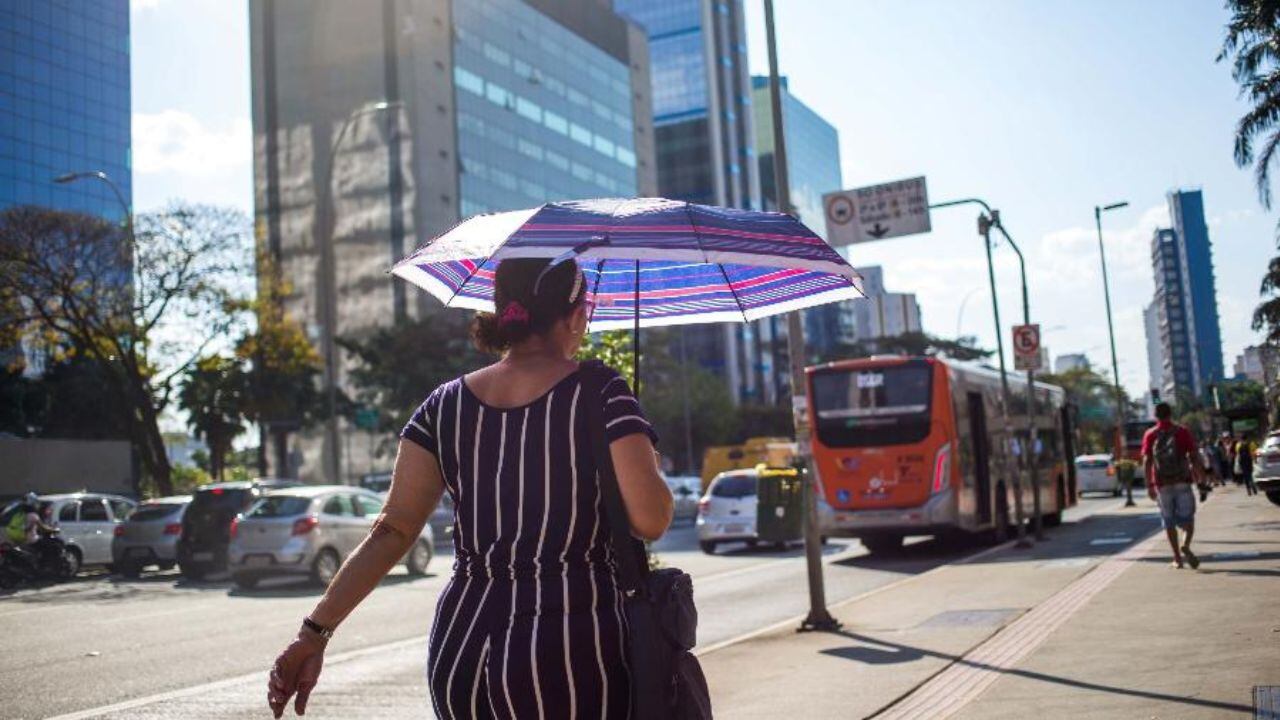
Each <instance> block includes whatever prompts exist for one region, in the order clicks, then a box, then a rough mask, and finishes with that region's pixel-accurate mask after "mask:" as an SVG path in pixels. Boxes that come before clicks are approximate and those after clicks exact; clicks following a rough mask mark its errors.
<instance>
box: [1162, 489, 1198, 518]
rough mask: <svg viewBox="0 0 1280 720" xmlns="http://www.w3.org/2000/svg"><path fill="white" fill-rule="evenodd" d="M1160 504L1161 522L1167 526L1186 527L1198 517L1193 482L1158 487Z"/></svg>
mask: <svg viewBox="0 0 1280 720" xmlns="http://www.w3.org/2000/svg"><path fill="white" fill-rule="evenodd" d="M1156 504H1158V505H1159V506H1160V522H1162V523H1163V524H1164V526H1165V528H1173V527H1185V526H1187V525H1190V524H1191V521H1192V520H1195V519H1196V494H1195V491H1193V490H1192V489H1191V483H1178V484H1177V485H1169V486H1167V487H1162V488H1157V489H1156Z"/></svg>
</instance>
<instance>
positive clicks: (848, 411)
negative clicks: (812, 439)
mask: <svg viewBox="0 0 1280 720" xmlns="http://www.w3.org/2000/svg"><path fill="white" fill-rule="evenodd" d="M932 385H933V368H932V367H931V366H930V365H929V364H928V363H925V362H909V363H904V364H901V365H891V366H887V367H877V368H872V369H867V370H826V371H822V372H818V373H814V375H813V398H814V403H815V406H814V415H815V417H816V420H817V422H816V427H815V430H816V431H817V435H818V439H819V441H821V442H822V444H823V445H826V446H827V447H868V446H882V445H901V444H905V443H914V442H920V441H921V440H924V439H925V438H926V437H927V436H928V435H929V409H930V392H931V390H932Z"/></svg>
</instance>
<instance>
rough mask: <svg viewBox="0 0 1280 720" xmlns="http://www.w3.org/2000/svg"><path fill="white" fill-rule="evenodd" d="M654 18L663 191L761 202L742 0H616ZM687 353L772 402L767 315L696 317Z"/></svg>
mask: <svg viewBox="0 0 1280 720" xmlns="http://www.w3.org/2000/svg"><path fill="white" fill-rule="evenodd" d="M613 7H614V9H615V10H617V12H618V13H619V14H621V15H623V16H625V17H627V18H628V19H630V20H631V21H633V22H635V23H636V24H637V25H639V26H640V27H642V28H644V30H645V32H646V33H647V34H648V39H649V61H650V64H651V66H652V75H651V77H652V82H653V125H654V140H655V153H656V157H657V169H658V191H659V194H660V195H662V196H663V197H669V198H673V199H678V200H688V201H690V202H698V203H705V204H710V205H722V206H727V207H739V208H759V207H760V177H759V173H758V171H757V165H756V157H755V150H754V144H755V132H754V130H753V128H752V121H753V118H752V112H751V78H750V75H749V73H748V68H747V42H746V31H745V27H744V21H745V18H744V14H743V8H742V1H741V0H613ZM673 332H674V333H678V334H679V335H682V336H683V340H684V348H685V351H686V352H687V356H688V357H689V358H691V359H692V360H693V361H695V362H697V363H698V364H699V365H701V366H702V367H703V368H705V369H707V370H710V371H712V372H713V373H716V374H717V375H720V376H721V377H723V378H724V380H725V383H726V384H727V386H728V389H729V393H730V395H731V397H733V399H734V400H735V401H747V402H763V401H766V400H769V399H770V397H769V396H771V395H772V392H771V391H768V392H766V388H765V387H763V386H762V377H764V376H765V375H767V374H768V373H769V372H772V370H771V369H770V368H769V367H768V366H770V364H771V363H772V359H771V358H762V357H761V355H760V353H761V352H762V348H763V347H764V345H763V340H762V338H761V332H760V324H758V323H750V324H743V325H738V324H731V323H724V324H718V325H694V326H688V327H684V326H682V327H680V328H677V329H675V330H674V331H673Z"/></svg>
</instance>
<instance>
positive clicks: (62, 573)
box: [0, 529, 76, 582]
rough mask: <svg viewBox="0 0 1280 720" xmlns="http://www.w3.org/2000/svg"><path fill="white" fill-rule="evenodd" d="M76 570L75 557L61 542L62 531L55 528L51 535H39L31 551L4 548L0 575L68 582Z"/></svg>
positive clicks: (48, 533) (27, 549)
mask: <svg viewBox="0 0 1280 720" xmlns="http://www.w3.org/2000/svg"><path fill="white" fill-rule="evenodd" d="M75 571H76V562H75V556H74V555H72V553H71V550H70V548H69V546H68V545H67V541H66V540H63V539H62V537H61V531H59V530H57V529H54V530H53V531H51V532H42V533H41V538H40V539H39V540H37V541H36V542H35V543H34V544H33V545H31V547H30V548H18V547H15V546H13V545H6V546H5V548H4V554H3V569H0V575H2V576H4V577H5V578H10V579H12V578H17V579H19V580H25V581H28V582H30V581H35V580H70V579H71V577H72V576H73V575H75ZM0 582H3V580H0Z"/></svg>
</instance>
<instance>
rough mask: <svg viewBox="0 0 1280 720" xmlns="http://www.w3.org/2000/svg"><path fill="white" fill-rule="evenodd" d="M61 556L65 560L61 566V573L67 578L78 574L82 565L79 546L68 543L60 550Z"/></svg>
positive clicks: (82, 556) (82, 558) (82, 557)
mask: <svg viewBox="0 0 1280 720" xmlns="http://www.w3.org/2000/svg"><path fill="white" fill-rule="evenodd" d="M62 556H63V558H64V559H65V560H66V564H65V565H64V566H63V568H62V573H63V575H64V576H65V577H67V578H73V577H75V576H76V575H78V574H80V568H81V567H82V566H83V565H84V555H81V554H80V548H78V547H76V546H75V545H68V546H66V548H64V549H63V551H62Z"/></svg>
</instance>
